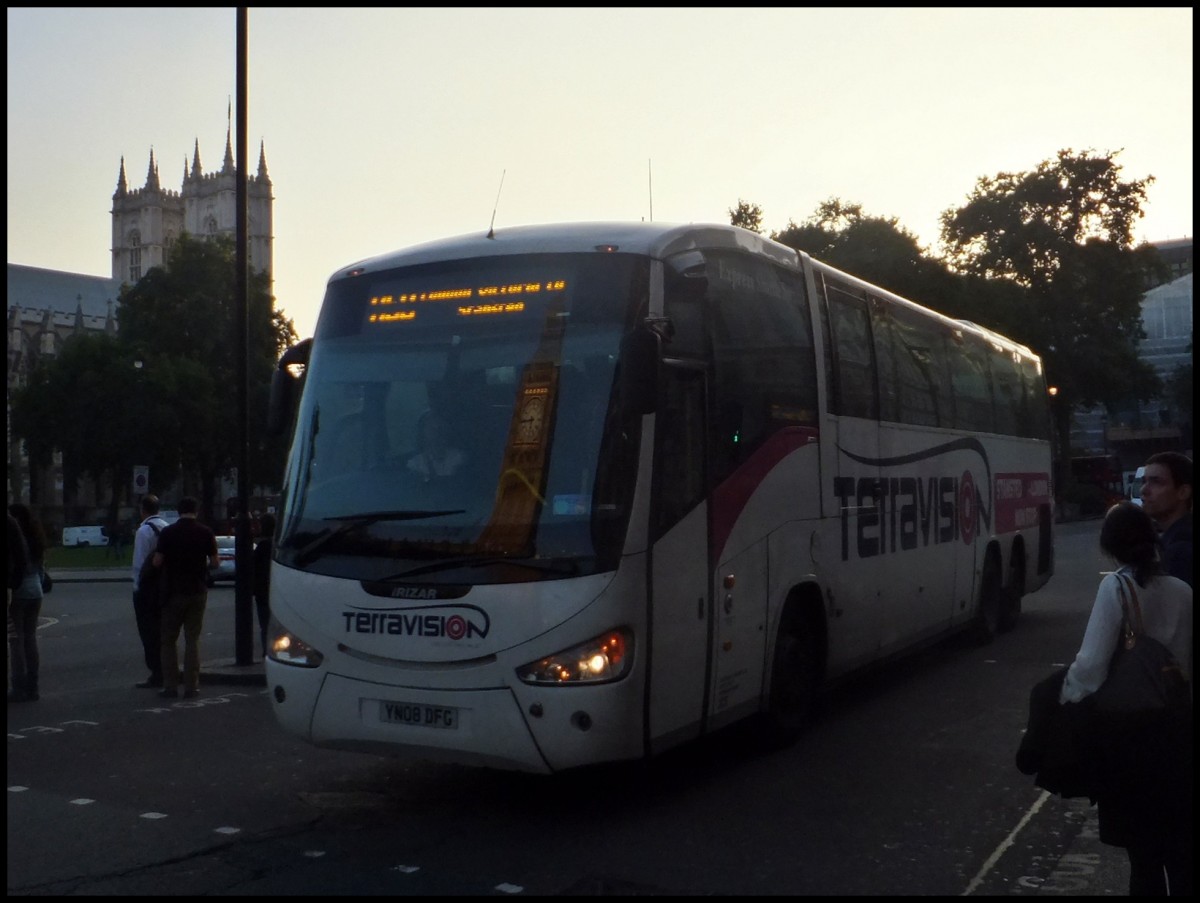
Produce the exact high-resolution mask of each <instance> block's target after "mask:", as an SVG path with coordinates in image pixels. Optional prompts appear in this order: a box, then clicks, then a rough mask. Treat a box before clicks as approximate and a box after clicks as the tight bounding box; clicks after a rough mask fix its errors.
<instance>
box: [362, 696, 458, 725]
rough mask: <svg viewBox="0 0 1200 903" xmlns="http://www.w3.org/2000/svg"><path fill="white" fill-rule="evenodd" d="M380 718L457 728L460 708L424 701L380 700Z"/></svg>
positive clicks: (393, 721)
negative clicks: (428, 703)
mask: <svg viewBox="0 0 1200 903" xmlns="http://www.w3.org/2000/svg"><path fill="white" fill-rule="evenodd" d="M379 720H380V721H386V722H387V723H388V724H411V725H414V726H416V727H446V728H450V729H451V730H457V729H458V709H456V708H453V707H451V706H445V705H426V704H425V703H423V702H380V703H379Z"/></svg>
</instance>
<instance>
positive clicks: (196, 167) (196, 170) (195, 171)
mask: <svg viewBox="0 0 1200 903" xmlns="http://www.w3.org/2000/svg"><path fill="white" fill-rule="evenodd" d="M201 172H203V170H202V169H200V139H199V138H197V139H196V153H195V156H193V157H192V178H193V179H198V178H200V173H201Z"/></svg>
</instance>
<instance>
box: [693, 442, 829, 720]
mask: <svg viewBox="0 0 1200 903" xmlns="http://www.w3.org/2000/svg"><path fill="white" fill-rule="evenodd" d="M819 468H820V456H819V448H818V435H817V431H816V430H815V429H813V428H811V427H792V428H787V429H782V430H780V431H778V432H777V433H775V434H774V435H773V436H771V437H770V438H769V439H768V440H767V441H766V442H764V443H763V445H762V446H760V447H759V448H758V449H757V450H755V452H754V453H753V454H751V455H750V457H749V458H748V459H747V460H746V461H745V462H743V463H742V465H741V466H739V468H738V470H737V471H736V472H735V473H734V474H733V475H731V477H730V478H729V479H727V480H726V481H725V482H724V483H723V484H722V485H721V486H720V487H718V489H717V491H716V492H715V493H714V494H713V524H714V530H713V532H714V543H716V544H719V545H718V548H717V553H716V554H717V556H718V558H717V560H718V561H719V564H718V567H717V569H716V573H715V574H714V575H713V588H712V591H713V599H714V605H715V608H716V612H715V614H716V635H715V643H714V649H713V661H714V678H713V687H712V691H711V694H710V704H709V712H710V724H709V727H710V728H711V729H716V728H718V727H721V726H723V725H725V724H728V723H730V722H732V721H735V720H737V719H739V718H741V717H743V716H745V715H748V714H752V713H753V712H755V711H757V710H758V708H759V706H760V704H761V696H762V688H763V684H764V676H765V671H764V668H765V663H766V661H767V660H768V658H769V656H770V655H771V650H772V647H773V643H774V637H773V636H771V630H770V625H773V624H775V623H777V622H778V618H777V609H778V606H779V605H781V604H782V601H783V598H786V593H785V594H784V595H783V596H779V595H777V594H775V593H774V592H773V591H772V590H771V588H770V587H771V584H772V582H773V581H774V577H773V576H772V574H771V572H770V567H771V566H774V559H770V558H769V557H768V556H769V551H770V549H771V543H772V537H773V536H774V534H775V533H776V531H778V530H780V529H781V528H783V527H784V526H785V525H790V524H794V523H796V522H806V523H811V522H813V521H815V520H816V519H817V518H818V516H819V512H820V492H819V491H818V490H817V486H818V481H819V479H820V470H819ZM784 554H785V557H786V560H787V565H786V567H787V568H789V569H791V568H798V569H799V570H801V571H808V570H810V569H811V567H810V557H809V555H810V552H809V547H808V542H807V540H805V541H803V542H802V543H800V545H799V546H797V547H795V548H791V549H788V550H787V552H786V553H784Z"/></svg>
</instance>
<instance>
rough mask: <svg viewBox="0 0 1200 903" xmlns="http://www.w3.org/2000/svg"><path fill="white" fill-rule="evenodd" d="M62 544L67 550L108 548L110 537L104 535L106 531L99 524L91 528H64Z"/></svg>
mask: <svg viewBox="0 0 1200 903" xmlns="http://www.w3.org/2000/svg"><path fill="white" fill-rule="evenodd" d="M62 544H63V546H64V547H67V548H69V547H71V546H106V545H108V537H107V536H105V535H104V529H103V528H102V527H101V526H100V525H99V524H95V525H93V526H90V527H63V537H62Z"/></svg>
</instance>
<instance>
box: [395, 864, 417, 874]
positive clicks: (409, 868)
mask: <svg viewBox="0 0 1200 903" xmlns="http://www.w3.org/2000/svg"><path fill="white" fill-rule="evenodd" d="M420 870H421V867H420V866H419V865H393V866H392V871H393V872H403V873H404V874H406V875H411V874H412V873H413V872H419V871H420Z"/></svg>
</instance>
